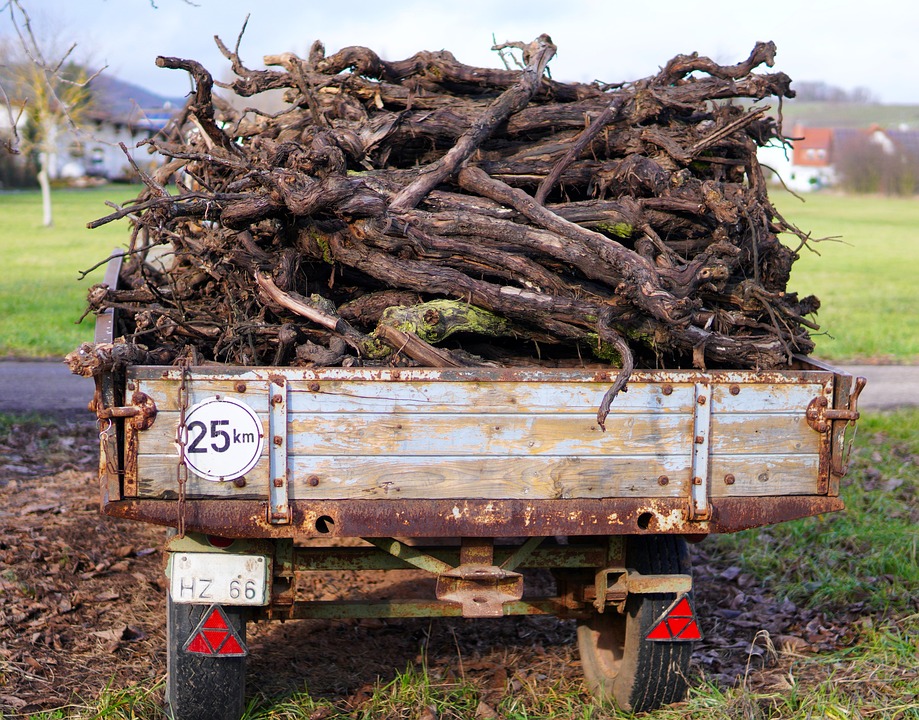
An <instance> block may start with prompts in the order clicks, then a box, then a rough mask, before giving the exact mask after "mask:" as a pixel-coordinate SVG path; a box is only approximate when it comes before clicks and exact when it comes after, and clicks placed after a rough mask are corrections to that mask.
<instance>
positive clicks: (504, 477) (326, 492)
mask: <svg viewBox="0 0 919 720" xmlns="http://www.w3.org/2000/svg"><path fill="white" fill-rule="evenodd" d="M175 467H176V459H175V458H174V457H168V456H146V457H143V458H141V466H140V473H139V480H138V486H139V491H140V494H141V495H142V496H146V497H162V496H170V494H171V496H174V494H175V492H176V483H175ZM289 468H290V478H291V481H290V496H291V498H292V499H296V500H305V499H348V498H352V499H356V498H361V499H374V498H376V499H381V500H383V499H388V500H396V499H400V498H478V499H495V500H500V499H513V498H516V499H533V500H538V499H550V498H556V499H557V498H604V497H679V496H681V495H683V494H685V493H686V492H687V489H688V478H689V458H688V456H683V457H661V458H657V457H648V456H637V457H622V456H618V457H592V458H579V457H531V458H524V457H516V458H470V457H441V458H438V459H437V461H436V462H431V460H430V459H429V458H402V457H377V458H355V457H343V456H332V457H329V456H325V457H297V458H291V459H290V462H289ZM661 475H666V476H667V477H668V478H671V482H669V483H668V484H667V485H661V484H660V483H659V482H658V478H659V477H660V476H661ZM310 477H312V478H314V482H315V484H310V483H309V482H308V481H307V479H308V478H310ZM681 478H682V480H681ZM186 493H187V495H188V496H189V497H204V496H206V497H237V498H247V497H263V498H267V493H268V473H267V465H266V463H261V464H260V465H259V466H257V467H256V468H255V469H254V470H253V471H251V472H250V473H248V474H247V475H246V484H245V487H244V488H236V487H235V486H234V485H233V483H215V482H211V481H208V480H204V479H202V478H199V477H198V476H196V475H194V474H193V473H189V478H188V484H187V486H186Z"/></svg>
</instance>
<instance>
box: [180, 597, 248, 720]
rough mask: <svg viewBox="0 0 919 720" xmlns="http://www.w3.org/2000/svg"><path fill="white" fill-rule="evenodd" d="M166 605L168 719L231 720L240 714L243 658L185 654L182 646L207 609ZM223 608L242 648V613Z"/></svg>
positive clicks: (243, 676) (243, 615)
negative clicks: (240, 641)
mask: <svg viewBox="0 0 919 720" xmlns="http://www.w3.org/2000/svg"><path fill="white" fill-rule="evenodd" d="M166 603H167V612H166V642H167V646H168V647H167V654H166V710H167V714H168V716H169V717H170V718H172V719H173V720H236V719H237V718H239V717H240V716H242V714H243V710H244V708H245V702H244V701H245V695H246V658H244V657H213V656H207V655H197V654H194V653H187V652H185V651H184V650H183V649H182V648H183V647H184V645H185V642H186V641H187V640H188V637H189V635H191V633H192V632H193V631H194V629H195V628H196V627H197V626H198V623H199V622H200V621H201V617H202V616H203V615H204V613H205V612H206V611H208V610H209V609H210V606H209V605H186V604H179V603H174V602H172V599H171V598H168V599H167V601H166ZM222 607H223V611H224V613H225V614H226V616H227V619H228V620H229V621H230V622H231V623H233V626H234V627H235V628H236V632H237V633H238V634H239V637H240V639H241V640H243V641H244V642H245V639H246V619H245V614H244V613H245V609H244V608H238V607H230V606H226V605H224V606H222Z"/></svg>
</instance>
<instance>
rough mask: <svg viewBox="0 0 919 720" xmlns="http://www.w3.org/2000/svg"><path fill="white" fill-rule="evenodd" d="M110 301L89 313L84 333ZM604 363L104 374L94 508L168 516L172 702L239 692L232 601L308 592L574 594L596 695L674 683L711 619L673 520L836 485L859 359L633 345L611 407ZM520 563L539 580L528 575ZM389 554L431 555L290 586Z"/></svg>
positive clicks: (252, 609)
mask: <svg viewBox="0 0 919 720" xmlns="http://www.w3.org/2000/svg"><path fill="white" fill-rule="evenodd" d="M110 275H111V276H112V279H111V282H113V283H114V278H115V277H117V274H116V271H115V270H112V269H111V268H110ZM113 327H114V318H113V316H112V315H111V312H109V313H107V314H105V315H102V316H100V318H99V320H98V322H97V336H96V341H97V343H101V342H111V341H112V334H113ZM616 374H617V370H616V369H615V368H597V367H590V368H580V369H547V368H532V367H531V368H494V367H480V368H461V369H455V368H451V369H430V368H411V369H406V368H388V367H355V368H324V369H303V368H289V367H226V366H219V365H209V366H196V367H183V366H179V367H175V366H169V367H166V366H128V367H126V368H120V369H117V370H116V369H111V370H108V371H106V372H104V373H102V374H99V375H97V376H96V378H95V380H96V395H95V398H94V400H93V404H92V407H93V409H94V410H95V412H96V414H97V416H98V418H99V423H100V440H101V453H100V487H101V493H102V498H101V509H102V512H103V513H105V514H106V515H110V516H113V517H120V518H126V519H132V520H137V521H141V522H147V523H156V524H159V525H163V526H166V527H169V528H172V529H173V533H172V536H171V538H170V539H169V540H168V542H167V544H166V551H167V552H166V555H167V558H168V560H167V566H166V573H167V576H168V579H169V593H168V617H167V641H168V682H167V693H166V694H167V702H168V704H169V709H170V712H171V713H172V715H173V717H176V718H233V717H238V716H239V715H240V714H241V713H242V711H243V708H244V705H243V699H244V693H245V668H246V656H247V654H248V649H247V645H246V624H247V623H248V622H251V621H256V620H274V619H298V618H325V619H336V618H368V617H377V618H381V617H390V618H392V617H448V616H462V617H469V618H485V617H506V616H513V615H539V614H551V615H555V616H558V617H563V618H573V619H575V620H576V621H577V627H578V629H577V639H578V646H579V652H580V657H581V660H582V664H583V669H584V675H585V680H586V683H587V685H588V687H589V688H590V690H591V691H592V692H593V693H594V694H595V695H596V696H597V697H598V698H600V699H602V700H610V701H615V702H616V703H617V704H618V705H619V707H621V708H623V709H625V710H631V711H635V712H638V711H647V710H652V709H654V708H657V707H659V706H661V705H663V704H667V703H672V702H675V701H678V700H680V699H681V698H682V697H683V695H684V694H685V691H686V682H687V681H686V676H687V670H688V664H689V659H690V654H691V650H692V642H693V641H694V640H698V639H700V638H701V629H700V622H699V618H698V617H697V611H696V608H695V607H694V606H693V601H692V578H691V566H690V559H689V553H688V550H687V541H696V540H698V539H701V538H702V537H704V536H706V535H708V534H711V533H730V532H736V531H739V530H744V529H748V528H755V527H760V526H763V525H768V524H773V523H779V522H784V521H787V520H793V519H797V518H803V517H807V516H812V515H817V514H822V513H827V512H833V511H838V510H842V509H843V502H842V500H841V499H840V498H839V482H840V478H841V477H842V476H843V475H844V474H845V473H846V470H847V459H848V454H849V451H850V448H851V441H852V436H853V431H852V428H853V427H854V424H855V421H856V420H857V419H858V409H857V401H858V395H859V393H860V392H861V390H862V388H863V387H864V384H865V381H864V379H863V378H855V377H852V376H851V375H848V374H846V373H844V372H840V371H838V370H835V369H833V368H831V367H829V366H826V365H823V364H821V363H819V362H816V361H813V360H807V359H799V360H798V361H796V363H795V365H794V366H792V367H791V368H789V369H787V370H782V371H770V372H755V371H750V370H711V371H695V370H637V371H635V372H634V373H633V374H632V376H631V378H630V380H629V383H628V388H627V392H624V393H621V394H620V395H619V396H618V397H617V398H616V400H615V402H614V403H613V406H612V408H611V410H610V413H609V416H608V418H607V419H606V422H605V428H602V427H600V426H599V425H598V424H597V419H596V411H597V407H598V405H599V404H600V402H601V400H602V398H603V397H604V394H605V393H606V390H607V389H608V387H609V385H610V383H611V382H613V380H614V379H615V377H616ZM345 539H348V541H347V542H343V541H344V540H345ZM534 568H535V569H541V570H548V571H549V572H550V573H551V577H552V579H553V581H554V582H553V584H554V589H553V592H550V593H548V594H543V595H534V594H533V593H531V592H528V587H527V582H528V581H527V577H528V574H527V572H528V571H529V569H534ZM400 569H416V570H420V571H423V572H424V573H427V574H428V575H429V576H430V577H431V579H432V581H433V582H432V583H430V586H431V587H432V588H433V593H431V594H430V595H429V596H426V597H397V598H387V599H385V600H379V599H373V600H369V599H360V598H359V599H353V598H350V599H335V600H322V601H316V600H307V599H305V598H304V597H303V595H304V593H303V592H302V590H303V588H304V587H306V586H307V585H308V584H309V582H308V579H309V578H310V576H311V575H313V574H315V573H322V572H328V571H334V570H359V571H370V570H400ZM702 625H704V621H703V622H702Z"/></svg>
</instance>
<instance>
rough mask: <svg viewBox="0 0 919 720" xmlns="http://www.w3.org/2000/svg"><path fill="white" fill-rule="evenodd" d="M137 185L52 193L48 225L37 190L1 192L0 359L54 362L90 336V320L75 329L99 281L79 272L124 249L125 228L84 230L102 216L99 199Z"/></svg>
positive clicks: (119, 196)
mask: <svg viewBox="0 0 919 720" xmlns="http://www.w3.org/2000/svg"><path fill="white" fill-rule="evenodd" d="M136 194H137V188H132V187H125V186H111V187H104V188H96V189H92V190H56V191H54V193H53V207H54V227H51V228H45V227H42V224H41V219H42V214H41V197H40V195H39V193H38V192H37V191H36V192H16V193H3V194H0V258H2V261H0V263H2V265H0V267H2V270H0V308H3V312H2V313H0V357H3V356H7V357H9V356H13V357H53V356H57V357H60V356H62V355H64V354H66V353H67V352H69V351H70V350H72V349H73V348H75V347H76V346H77V345H79V344H80V343H81V342H83V341H84V340H90V339H91V338H92V327H93V323H92V319H91V318H90V319H88V320H85V321H84V322H83V323H82V324H81V325H76V324H75V323H76V321H77V320H78V319H79V318H80V315H81V314H82V312H83V309H84V307H85V305H86V303H85V298H86V291H87V289H88V288H89V287H90V285H92V284H93V283H97V282H101V280H102V276H103V269H102V268H100V269H99V270H96V271H94V272H93V273H91V274H90V275H89V276H88V277H87V278H86V279H85V280H82V281H81V280H79V272H80V271H81V270H84V269H86V268H88V267H90V266H92V265H94V264H96V263H97V262H99V261H100V260H104V259H105V258H106V257H108V255H109V253H110V252H111V250H112V249H113V248H115V247H122V248H123V247H125V245H126V242H127V240H128V229H127V225H126V224H125V223H120V224H118V223H112V224H109V225H106V226H103V227H101V228H99V229H98V230H87V229H86V223H87V222H89V221H90V220H95V219H96V218H99V217H102V216H103V215H107V214H108V213H110V212H111V209H110V208H108V207H106V206H105V204H104V203H105V201H106V200H116V201H122V202H123V201H124V200H127V199H128V198H131V197H134V196H135V195H136Z"/></svg>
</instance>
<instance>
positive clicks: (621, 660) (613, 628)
mask: <svg viewBox="0 0 919 720" xmlns="http://www.w3.org/2000/svg"><path fill="white" fill-rule="evenodd" d="M626 566H627V567H630V568H634V569H635V570H637V571H638V572H640V573H642V574H652V575H656V574H675V573H679V574H689V573H690V571H691V562H690V559H689V550H688V548H687V546H686V541H685V540H684V539H683V538H682V537H675V536H671V535H647V536H643V535H637V536H632V537H629V538H628V540H627V542H626ZM675 599H676V595H674V594H665V593H657V594H648V595H630V596H629V597H628V599H627V601H626V612H625V614H620V613H617V612H616V611H615V610H614V609H609V610H607V611H606V612H604V613H594V614H593V615H592V616H591V617H590V618H588V619H587V620H583V621H581V622H580V623H579V624H578V651H579V653H580V655H581V665H582V666H583V669H584V680H585V682H586V684H587V687H588V688H589V689H590V691H591V693H593V695H594V696H595V697H597V698H598V699H599V700H601V701H604V702H610V701H613V700H615V702H616V704H617V705H618V706H619V707H620V708H622V709H623V710H628V711H631V712H649V711H651V710H656V709H657V708H659V707H661V706H662V705H668V704H670V703H674V702H679V701H680V700H682V699H683V697H684V696H685V695H686V688H687V680H686V676H687V672H688V670H689V659H690V656H691V655H692V643H690V642H649V641H647V640H645V636H647V634H648V633H649V632H650V631H651V627H652V624H653V623H654V621H655V620H656V619H657V618H658V617H660V615H661V614H662V613H663V612H664V611H665V610H667V609H668V608H669V607H670V605H671V604H672V603H673V602H674V600H675Z"/></svg>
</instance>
